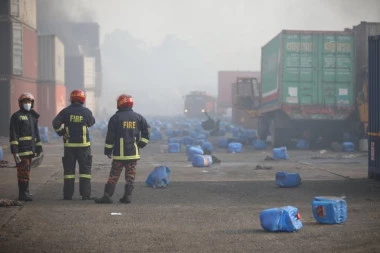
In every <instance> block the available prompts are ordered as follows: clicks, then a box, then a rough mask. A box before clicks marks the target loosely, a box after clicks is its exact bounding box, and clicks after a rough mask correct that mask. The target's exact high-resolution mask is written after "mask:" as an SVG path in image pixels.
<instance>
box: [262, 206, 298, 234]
mask: <svg viewBox="0 0 380 253" xmlns="http://www.w3.org/2000/svg"><path fill="white" fill-rule="evenodd" d="M300 219H301V215H300V214H299V212H298V209H297V208H296V207H293V206H284V207H276V208H270V209H266V210H264V211H262V212H261V213H260V223H261V227H262V228H263V229H265V230H267V231H271V232H294V231H297V230H299V229H301V228H302V222H301V220H300Z"/></svg>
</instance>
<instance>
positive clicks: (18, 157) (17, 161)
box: [13, 153, 21, 164]
mask: <svg viewBox="0 0 380 253" xmlns="http://www.w3.org/2000/svg"><path fill="white" fill-rule="evenodd" d="M13 157H14V158H15V162H16V163H17V164H18V163H21V158H20V156H19V155H18V154H17V153H16V154H13Z"/></svg>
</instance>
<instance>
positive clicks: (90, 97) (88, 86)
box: [65, 56, 97, 114]
mask: <svg viewBox="0 0 380 253" xmlns="http://www.w3.org/2000/svg"><path fill="white" fill-rule="evenodd" d="M65 73H66V74H65V76H66V86H67V90H68V92H67V99H69V94H70V92H71V91H72V90H75V89H82V90H84V91H85V92H86V107H88V108H89V109H90V110H91V111H92V112H93V113H94V114H96V112H97V103H96V70H95V58H94V57H86V56H70V57H66V58H65Z"/></svg>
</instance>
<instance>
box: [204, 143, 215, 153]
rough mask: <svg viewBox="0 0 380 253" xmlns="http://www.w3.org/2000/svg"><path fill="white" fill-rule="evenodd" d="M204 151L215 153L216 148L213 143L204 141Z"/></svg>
mask: <svg viewBox="0 0 380 253" xmlns="http://www.w3.org/2000/svg"><path fill="white" fill-rule="evenodd" d="M202 149H203V150H208V151H210V152H213V151H214V146H213V145H212V143H211V142H209V141H204V142H203V143H202Z"/></svg>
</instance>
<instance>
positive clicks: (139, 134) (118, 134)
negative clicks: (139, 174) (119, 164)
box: [104, 108, 149, 160]
mask: <svg viewBox="0 0 380 253" xmlns="http://www.w3.org/2000/svg"><path fill="white" fill-rule="evenodd" d="M140 141H141V142H144V143H148V142H149V130H148V123H147V122H146V120H145V118H144V117H143V116H141V115H140V114H138V113H136V112H134V111H133V110H132V109H130V108H123V109H120V110H118V111H117V112H116V113H115V114H114V115H113V116H112V117H111V119H110V120H109V122H108V131H107V136H106V143H105V146H104V154H105V155H111V154H113V159H114V160H138V159H140V153H139V147H138V143H139V142H140Z"/></svg>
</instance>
